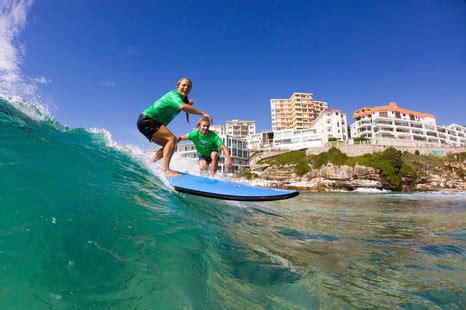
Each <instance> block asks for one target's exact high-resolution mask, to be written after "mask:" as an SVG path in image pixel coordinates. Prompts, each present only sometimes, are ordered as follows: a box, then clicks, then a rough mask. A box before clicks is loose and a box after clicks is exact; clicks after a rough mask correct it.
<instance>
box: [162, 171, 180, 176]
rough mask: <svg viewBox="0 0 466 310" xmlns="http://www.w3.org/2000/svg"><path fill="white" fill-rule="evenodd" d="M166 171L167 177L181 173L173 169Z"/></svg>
mask: <svg viewBox="0 0 466 310" xmlns="http://www.w3.org/2000/svg"><path fill="white" fill-rule="evenodd" d="M164 173H165V175H166V176H167V177H179V176H180V175H181V174H179V173H177V172H175V171H173V170H166V171H165V172H164Z"/></svg>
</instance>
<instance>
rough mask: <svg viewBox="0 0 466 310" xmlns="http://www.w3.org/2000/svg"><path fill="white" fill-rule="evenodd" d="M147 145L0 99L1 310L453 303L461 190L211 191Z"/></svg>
mask: <svg viewBox="0 0 466 310" xmlns="http://www.w3.org/2000/svg"><path fill="white" fill-rule="evenodd" d="M0 98H1V97H0ZM147 157H148V155H147V154H144V153H143V152H141V151H139V150H138V149H136V148H131V147H123V146H120V145H118V144H116V143H114V142H113V141H112V140H111V138H110V137H109V135H108V133H107V132H106V131H104V130H84V129H70V128H66V127H64V126H62V125H60V124H59V123H57V122H55V121H54V120H53V119H52V118H50V117H49V116H48V114H47V113H45V112H43V111H42V109H41V108H40V106H39V107H34V106H32V105H28V104H21V103H18V102H10V101H8V100H6V99H5V98H3V99H0V188H1V190H0V218H1V220H0V287H1V289H0V308H1V309H18V308H27V309H49V308H51V307H52V308H56V309H62V308H63V309H69V308H79V309H81V308H82V309H93V308H94V309H100V308H123V309H126V308H130V309H153V308H159V309H160V308H196V309H204V308H212V309H218V308H237V309H264V308H266V309H284V308H286V309H309V308H318V307H325V308H334V307H337V308H352V307H363V308H367V307H387V308H393V307H401V308H414V309H416V308H433V309H435V308H438V307H441V308H452V309H460V308H464V306H465V301H466V287H465V286H466V285H465V283H466V281H465V279H466V227H465V222H466V194H465V193H451V194H447V193H444V194H441V193H415V194H400V193H302V194H301V195H300V196H298V197H297V198H293V199H290V200H286V201H280V202H267V203H235V202H225V201H221V200H212V199H207V198H200V197H193V196H189V195H181V194H176V193H174V192H173V191H172V190H171V189H169V188H168V187H167V186H166V185H165V183H164V182H163V179H161V178H160V177H159V176H157V172H156V170H154V169H152V167H151V165H150V164H149V163H148V159H147Z"/></svg>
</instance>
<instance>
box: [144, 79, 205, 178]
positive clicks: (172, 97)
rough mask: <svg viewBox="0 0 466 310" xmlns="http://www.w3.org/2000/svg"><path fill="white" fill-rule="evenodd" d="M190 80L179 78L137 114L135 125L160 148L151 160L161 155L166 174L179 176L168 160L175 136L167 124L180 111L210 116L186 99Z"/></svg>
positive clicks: (175, 140) (174, 142)
mask: <svg viewBox="0 0 466 310" xmlns="http://www.w3.org/2000/svg"><path fill="white" fill-rule="evenodd" d="M192 85H193V84H192V82H191V80H190V79H188V78H181V79H180V80H179V81H178V83H177V84H176V89H175V90H172V91H170V92H168V93H166V94H165V95H164V96H163V97H162V98H160V99H158V100H157V101H155V102H154V103H153V104H152V105H151V106H150V107H148V108H147V109H145V110H144V111H143V112H142V113H141V115H139V118H138V122H137V126H138V129H139V131H140V132H141V133H142V134H143V135H144V136H145V137H146V138H147V139H148V140H149V141H151V142H154V143H157V144H158V145H161V146H162V148H161V149H159V150H158V151H156V152H155V153H154V155H153V156H152V160H153V161H157V160H159V159H161V158H162V157H163V164H162V170H163V172H164V173H165V175H167V176H171V177H174V176H179V174H178V173H176V172H175V171H173V170H171V169H170V161H171V159H172V156H173V153H174V152H175V149H176V143H177V139H176V136H175V135H174V134H173V133H172V132H171V131H170V129H168V127H167V126H168V124H169V123H170V122H171V121H172V120H173V119H174V118H175V116H177V115H178V114H179V113H180V112H181V111H184V112H186V119H187V120H188V113H190V114H198V115H201V116H202V117H205V118H207V119H209V120H212V118H211V117H210V116H209V114H206V113H204V112H202V111H200V110H198V109H196V108H193V107H192V105H193V104H194V101H193V100H189V99H188V94H189V92H190V91H191V89H192Z"/></svg>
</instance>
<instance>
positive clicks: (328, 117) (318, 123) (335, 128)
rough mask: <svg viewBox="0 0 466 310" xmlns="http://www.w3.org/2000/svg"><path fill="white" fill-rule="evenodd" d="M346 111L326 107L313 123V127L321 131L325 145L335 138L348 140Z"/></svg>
mask: <svg viewBox="0 0 466 310" xmlns="http://www.w3.org/2000/svg"><path fill="white" fill-rule="evenodd" d="M347 124H348V123H347V121H346V113H345V112H343V111H342V110H339V109H326V110H325V111H323V112H322V113H321V114H320V115H319V116H318V117H317V119H316V120H315V121H314V122H313V123H312V127H311V128H313V129H315V130H316V131H317V133H319V135H320V137H321V140H322V143H323V145H325V144H326V143H327V142H328V141H330V140H332V139H335V140H340V141H347V140H348V128H347Z"/></svg>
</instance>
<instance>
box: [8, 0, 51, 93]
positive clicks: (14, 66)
mask: <svg viewBox="0 0 466 310" xmlns="http://www.w3.org/2000/svg"><path fill="white" fill-rule="evenodd" d="M32 2H33V0H0V51H1V53H0V91H2V92H7V93H10V92H13V93H16V92H19V93H26V94H32V93H34V92H35V90H36V88H37V87H36V84H37V83H40V81H44V80H40V81H35V80H34V79H32V81H33V82H32V83H26V82H25V79H24V77H23V75H22V73H21V63H22V58H23V56H24V55H25V52H26V48H25V46H24V45H23V44H21V43H20V42H18V37H19V35H20V34H21V32H22V31H23V30H24V27H25V26H26V17H27V11H28V9H29V8H30V7H31V5H32ZM44 79H45V78H44ZM29 80H31V79H29ZM45 80H46V79H45Z"/></svg>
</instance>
